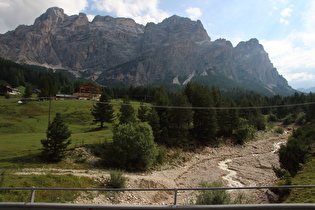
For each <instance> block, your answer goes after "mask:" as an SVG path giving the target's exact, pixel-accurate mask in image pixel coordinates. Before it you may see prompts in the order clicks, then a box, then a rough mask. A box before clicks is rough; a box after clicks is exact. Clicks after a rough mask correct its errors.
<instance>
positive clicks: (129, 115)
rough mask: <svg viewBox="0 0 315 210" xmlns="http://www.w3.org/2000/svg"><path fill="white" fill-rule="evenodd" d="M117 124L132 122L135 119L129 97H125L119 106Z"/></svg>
mask: <svg viewBox="0 0 315 210" xmlns="http://www.w3.org/2000/svg"><path fill="white" fill-rule="evenodd" d="M119 111H120V115H119V124H126V123H133V122H135V121H136V114H135V110H134V108H133V107H132V106H131V104H130V101H129V98H128V97H125V98H124V100H123V103H122V104H121V106H120V109H119Z"/></svg>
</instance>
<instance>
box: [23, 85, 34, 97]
mask: <svg viewBox="0 0 315 210" xmlns="http://www.w3.org/2000/svg"><path fill="white" fill-rule="evenodd" d="M31 97H32V85H31V84H30V83H26V86H25V91H24V95H23V98H31Z"/></svg>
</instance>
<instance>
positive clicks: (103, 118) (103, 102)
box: [92, 92, 115, 128]
mask: <svg viewBox="0 0 315 210" xmlns="http://www.w3.org/2000/svg"><path fill="white" fill-rule="evenodd" d="M109 102H110V98H109V96H108V95H107V94H106V93H105V92H103V93H102V95H101V97H100V100H99V102H98V103H96V104H95V105H94V106H93V109H92V115H93V117H94V122H95V123H97V122H100V123H101V128H103V127H104V123H105V122H107V123H112V122H113V121H114V118H115V114H114V109H113V105H111V104H110V103H109Z"/></svg>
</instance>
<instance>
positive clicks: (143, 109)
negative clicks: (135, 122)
mask: <svg viewBox="0 0 315 210" xmlns="http://www.w3.org/2000/svg"><path fill="white" fill-rule="evenodd" d="M148 111H149V107H147V106H145V105H144V104H143V103H141V106H140V107H139V109H138V119H139V120H140V121H141V122H147V113H148Z"/></svg>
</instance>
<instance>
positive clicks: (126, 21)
mask: <svg viewBox="0 0 315 210" xmlns="http://www.w3.org/2000/svg"><path fill="white" fill-rule="evenodd" d="M92 24H117V25H125V26H131V27H134V26H137V25H138V24H137V23H136V22H135V21H134V20H133V19H131V18H113V17H110V16H100V15H97V16H95V17H94V19H93V21H92Z"/></svg>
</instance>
